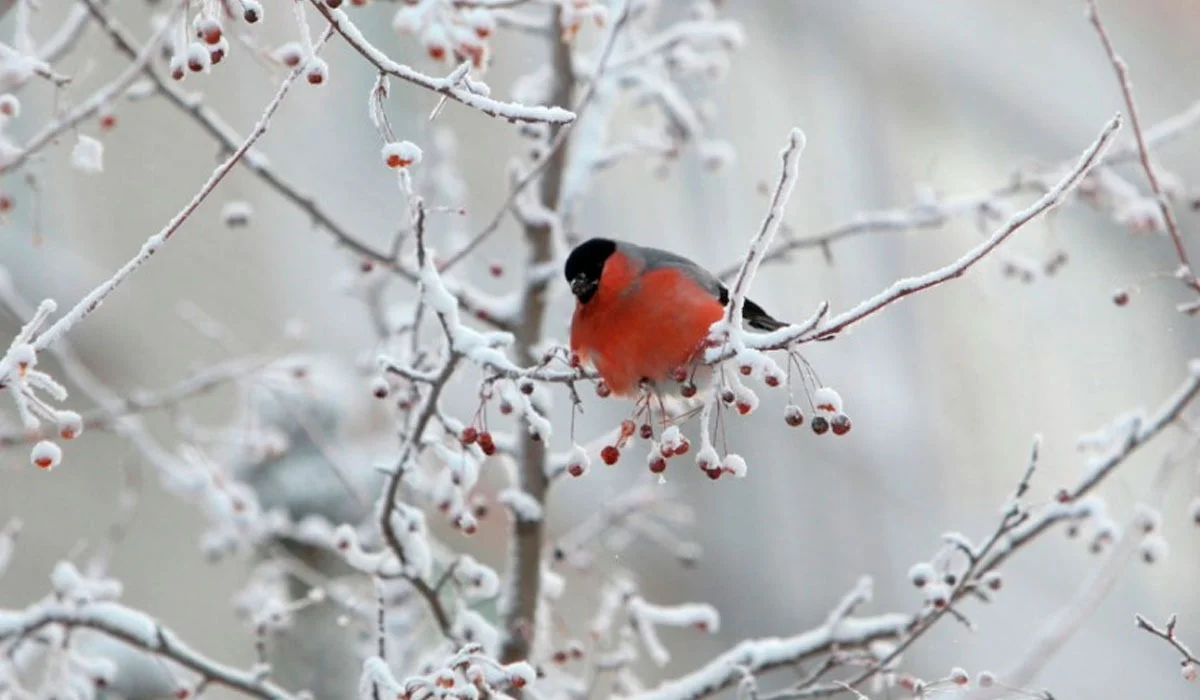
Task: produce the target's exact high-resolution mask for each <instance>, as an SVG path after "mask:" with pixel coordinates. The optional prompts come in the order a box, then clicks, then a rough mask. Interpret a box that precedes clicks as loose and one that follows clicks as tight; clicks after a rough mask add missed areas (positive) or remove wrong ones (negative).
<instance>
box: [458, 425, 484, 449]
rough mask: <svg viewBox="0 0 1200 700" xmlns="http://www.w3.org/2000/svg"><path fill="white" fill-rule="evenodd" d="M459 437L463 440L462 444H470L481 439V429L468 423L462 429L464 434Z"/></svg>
mask: <svg viewBox="0 0 1200 700" xmlns="http://www.w3.org/2000/svg"><path fill="white" fill-rule="evenodd" d="M458 439H459V440H461V441H462V444H464V445H470V444H472V443H474V442H475V441H476V440H478V439H479V430H478V429H477V428H476V427H475V426H473V425H468V426H467V427H465V428H463V429H462V434H461V435H459V436H458Z"/></svg>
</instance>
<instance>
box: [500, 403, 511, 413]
mask: <svg viewBox="0 0 1200 700" xmlns="http://www.w3.org/2000/svg"><path fill="white" fill-rule="evenodd" d="M512 412H513V405H512V404H511V403H509V402H507V401H501V402H500V413H502V414H504V415H506V416H507V415H508V414H510V413H512Z"/></svg>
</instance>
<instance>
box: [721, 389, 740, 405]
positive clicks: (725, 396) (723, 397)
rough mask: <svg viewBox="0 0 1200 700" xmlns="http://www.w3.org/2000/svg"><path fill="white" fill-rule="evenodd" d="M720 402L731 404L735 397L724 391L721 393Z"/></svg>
mask: <svg viewBox="0 0 1200 700" xmlns="http://www.w3.org/2000/svg"><path fill="white" fill-rule="evenodd" d="M721 400H722V401H724V402H725V403H733V402H734V401H736V400H737V396H735V395H734V393H733V392H732V391H730V390H729V389H726V390H725V391H722V392H721Z"/></svg>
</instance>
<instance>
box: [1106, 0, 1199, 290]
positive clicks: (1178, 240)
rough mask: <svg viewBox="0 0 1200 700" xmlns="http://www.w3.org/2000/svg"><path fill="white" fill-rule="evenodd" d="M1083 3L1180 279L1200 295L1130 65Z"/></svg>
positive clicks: (1197, 282)
mask: <svg viewBox="0 0 1200 700" xmlns="http://www.w3.org/2000/svg"><path fill="white" fill-rule="evenodd" d="M1086 1H1087V15H1088V19H1089V20H1090V21H1091V23H1092V26H1093V27H1095V29H1096V34H1097V35H1098V36H1099V37H1100V43H1101V44H1102V45H1103V46H1104V53H1105V54H1107V55H1108V60H1109V62H1111V63H1112V67H1113V70H1114V71H1115V72H1116V74H1117V81H1118V82H1119V83H1120V85H1121V97H1122V99H1124V100H1125V109H1126V111H1127V112H1128V114H1129V124H1130V126H1131V128H1132V129H1133V137H1134V139H1135V141H1136V143H1137V152H1138V159H1139V161H1140V162H1141V165H1142V170H1144V171H1145V172H1146V180H1148V181H1149V182H1150V190H1151V191H1152V192H1153V193H1154V200H1155V202H1156V203H1157V205H1158V210H1159V213H1160V215H1161V216H1162V223H1163V224H1164V225H1165V226H1166V229H1167V233H1168V234H1169V235H1170V237H1171V243H1172V244H1174V246H1175V255H1176V256H1177V257H1178V258H1179V264H1180V265H1181V266H1182V268H1181V273H1180V279H1182V280H1183V282H1184V283H1185V284H1187V285H1188V286H1189V287H1191V288H1192V289H1193V290H1194V291H1197V292H1200V279H1198V278H1197V277H1196V274H1195V272H1193V271H1192V264H1191V262H1190V261H1189V260H1188V255H1187V249H1186V248H1184V245H1183V236H1181V235H1180V233H1179V222H1178V221H1177V220H1176V219H1175V212H1174V210H1173V209H1171V203H1170V201H1168V200H1167V195H1166V193H1165V192H1164V191H1163V187H1162V185H1161V184H1160V182H1159V178H1158V175H1156V174H1155V172H1154V167H1153V166H1152V165H1151V164H1150V149H1149V147H1148V146H1147V145H1146V137H1145V135H1144V134H1143V133H1142V125H1141V119H1140V118H1139V117H1138V111H1137V103H1136V102H1134V99H1133V84H1132V83H1131V81H1130V79H1129V66H1128V65H1127V64H1126V63H1125V61H1124V59H1122V58H1121V57H1120V56H1118V55H1117V50H1116V48H1115V47H1114V46H1113V43H1112V39H1110V38H1109V36H1108V30H1107V29H1106V28H1105V27H1104V22H1103V21H1102V20H1101V18H1100V11H1099V10H1098V9H1097V8H1096V0H1086Z"/></svg>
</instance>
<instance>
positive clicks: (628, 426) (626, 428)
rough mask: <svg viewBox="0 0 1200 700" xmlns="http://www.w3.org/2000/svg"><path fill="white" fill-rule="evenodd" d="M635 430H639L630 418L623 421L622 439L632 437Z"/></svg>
mask: <svg viewBox="0 0 1200 700" xmlns="http://www.w3.org/2000/svg"><path fill="white" fill-rule="evenodd" d="M635 430H637V425H636V424H634V422H633V421H631V420H629V419H628V418H626V419H625V420H623V421H621V437H623V438H627V437H632V436H633V432H634V431H635Z"/></svg>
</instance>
